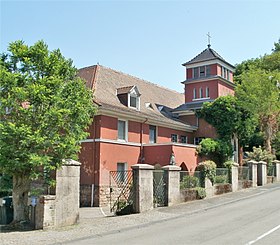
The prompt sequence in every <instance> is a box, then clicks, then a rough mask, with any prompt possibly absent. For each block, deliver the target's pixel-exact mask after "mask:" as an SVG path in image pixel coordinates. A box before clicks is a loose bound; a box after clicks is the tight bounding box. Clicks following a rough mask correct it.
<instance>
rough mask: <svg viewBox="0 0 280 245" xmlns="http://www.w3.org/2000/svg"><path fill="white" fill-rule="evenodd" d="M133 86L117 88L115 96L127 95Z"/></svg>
mask: <svg viewBox="0 0 280 245" xmlns="http://www.w3.org/2000/svg"><path fill="white" fill-rule="evenodd" d="M133 87H134V86H127V87H122V88H117V94H127V93H129V92H130V90H131V89H132V88H133Z"/></svg>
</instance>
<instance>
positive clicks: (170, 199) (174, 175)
mask: <svg viewBox="0 0 280 245" xmlns="http://www.w3.org/2000/svg"><path fill="white" fill-rule="evenodd" d="M162 169H163V170H164V171H165V177H166V194H167V195H166V199H167V200H166V204H167V206H171V205H173V204H176V203H179V202H180V170H181V168H180V167H178V166H175V165H167V166H164V167H162Z"/></svg>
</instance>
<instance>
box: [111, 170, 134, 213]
mask: <svg viewBox="0 0 280 245" xmlns="http://www.w3.org/2000/svg"><path fill="white" fill-rule="evenodd" d="M133 200H134V193H133V172H132V171H131V170H129V171H110V210H111V212H114V213H116V214H129V213H132V211H133V209H132V208H133V207H132V205H133Z"/></svg>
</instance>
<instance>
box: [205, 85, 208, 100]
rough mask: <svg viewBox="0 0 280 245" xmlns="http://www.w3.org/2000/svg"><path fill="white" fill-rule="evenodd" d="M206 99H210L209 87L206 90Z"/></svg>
mask: <svg viewBox="0 0 280 245" xmlns="http://www.w3.org/2000/svg"><path fill="white" fill-rule="evenodd" d="M205 97H206V98H209V87H206V89H205Z"/></svg>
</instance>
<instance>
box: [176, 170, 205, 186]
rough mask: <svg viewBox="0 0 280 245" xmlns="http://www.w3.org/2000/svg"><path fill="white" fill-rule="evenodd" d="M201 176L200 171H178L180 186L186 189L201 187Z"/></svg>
mask: <svg viewBox="0 0 280 245" xmlns="http://www.w3.org/2000/svg"><path fill="white" fill-rule="evenodd" d="M203 186H204V184H203V178H202V173H201V172H200V171H195V172H189V171H180V188H181V189H188V188H195V187H203Z"/></svg>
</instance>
